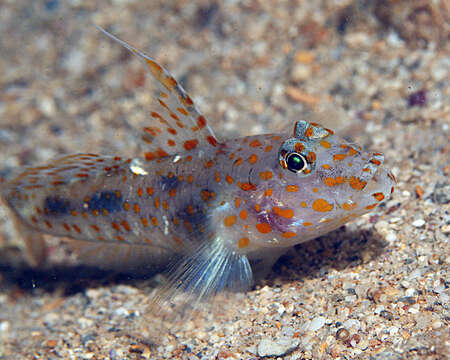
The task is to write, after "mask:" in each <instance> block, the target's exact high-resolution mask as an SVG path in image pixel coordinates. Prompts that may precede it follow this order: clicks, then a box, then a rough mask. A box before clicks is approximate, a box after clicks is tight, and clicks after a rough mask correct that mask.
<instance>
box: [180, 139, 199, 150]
mask: <svg viewBox="0 0 450 360" xmlns="http://www.w3.org/2000/svg"><path fill="white" fill-rule="evenodd" d="M197 145H198V140H197V139H192V140H186V141H185V142H184V144H183V147H184V148H185V150H193V149H195V148H196V147H197Z"/></svg>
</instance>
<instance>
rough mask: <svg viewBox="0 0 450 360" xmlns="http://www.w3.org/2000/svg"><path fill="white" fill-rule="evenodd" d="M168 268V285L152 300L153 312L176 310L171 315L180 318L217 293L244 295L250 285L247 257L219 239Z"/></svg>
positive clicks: (186, 315) (250, 272)
mask: <svg viewBox="0 0 450 360" xmlns="http://www.w3.org/2000/svg"><path fill="white" fill-rule="evenodd" d="M168 269H169V270H168V271H167V274H168V276H167V277H168V281H167V284H165V285H164V286H163V287H162V288H161V289H159V290H158V291H157V293H156V294H155V296H154V298H153V302H154V304H155V307H156V308H155V311H156V312H157V313H158V314H159V313H161V310H163V309H173V308H174V307H175V309H176V310H175V312H174V314H173V315H175V316H176V317H181V318H186V317H189V316H190V314H191V313H192V311H194V310H196V309H198V308H199V306H200V304H203V303H206V301H207V300H209V299H210V298H212V297H214V296H216V295H217V294H218V293H219V292H224V291H225V292H226V291H229V292H243V291H245V290H248V289H249V288H250V286H251V285H252V283H253V274H252V269H251V266H250V263H249V260H248V259H247V257H246V255H244V254H240V253H237V252H236V251H234V250H231V249H229V248H227V247H226V246H225V245H224V244H223V240H222V239H220V238H216V239H214V240H213V241H212V242H209V243H207V244H204V245H202V246H200V247H199V248H198V249H195V251H192V253H191V254H190V255H188V256H185V257H183V258H181V259H178V260H176V261H174V262H173V263H172V264H171V265H170V266H169V268H168ZM169 316H170V315H169Z"/></svg>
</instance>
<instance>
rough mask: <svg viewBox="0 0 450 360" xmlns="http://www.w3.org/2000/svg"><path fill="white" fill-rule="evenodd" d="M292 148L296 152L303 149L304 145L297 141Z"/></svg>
mask: <svg viewBox="0 0 450 360" xmlns="http://www.w3.org/2000/svg"><path fill="white" fill-rule="evenodd" d="M294 149H295V151H297V152H302V151H303V150H305V145H304V144H303V143H302V142H300V141H299V142H297V143H295V145H294Z"/></svg>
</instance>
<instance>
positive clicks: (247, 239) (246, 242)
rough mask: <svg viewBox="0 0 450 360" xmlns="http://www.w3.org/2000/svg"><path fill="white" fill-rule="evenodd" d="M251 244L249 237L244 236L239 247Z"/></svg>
mask: <svg viewBox="0 0 450 360" xmlns="http://www.w3.org/2000/svg"><path fill="white" fill-rule="evenodd" d="M249 244H250V240H249V238H246V237H242V238H240V239H239V241H238V248H239V249H243V248H245V247H247V246H248V245H249Z"/></svg>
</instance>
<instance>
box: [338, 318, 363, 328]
mask: <svg viewBox="0 0 450 360" xmlns="http://www.w3.org/2000/svg"><path fill="white" fill-rule="evenodd" d="M342 326H343V327H344V328H346V329H347V330H348V329H354V330H359V329H360V328H361V322H360V321H359V320H356V319H348V320H347V321H346V322H344V323H343V324H342Z"/></svg>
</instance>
